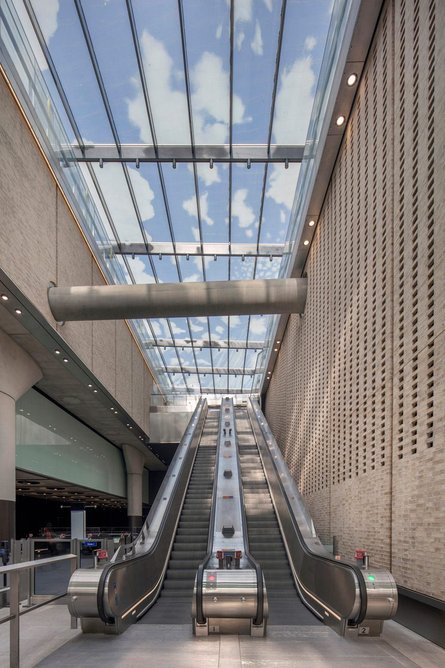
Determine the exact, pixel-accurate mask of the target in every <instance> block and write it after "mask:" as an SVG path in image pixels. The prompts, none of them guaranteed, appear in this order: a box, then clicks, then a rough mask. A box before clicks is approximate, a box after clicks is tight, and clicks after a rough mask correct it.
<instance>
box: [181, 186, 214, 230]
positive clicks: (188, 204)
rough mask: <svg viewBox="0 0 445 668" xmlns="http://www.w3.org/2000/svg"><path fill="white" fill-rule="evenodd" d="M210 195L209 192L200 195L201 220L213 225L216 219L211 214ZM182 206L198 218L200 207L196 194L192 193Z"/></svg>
mask: <svg viewBox="0 0 445 668" xmlns="http://www.w3.org/2000/svg"><path fill="white" fill-rule="evenodd" d="M208 196H209V193H204V194H203V195H200V196H199V208H200V212H201V220H202V221H203V222H204V223H207V225H213V224H214V221H213V220H212V218H210V216H209V204H208ZM182 208H183V209H185V211H187V213H188V214H189V216H194V217H195V218H198V208H197V206H196V197H195V195H192V196H191V197H190V199H186V200H184V201H183V203H182ZM198 232H199V228H198ZM198 239H199V236H198Z"/></svg>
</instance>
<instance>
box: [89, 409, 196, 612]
mask: <svg viewBox="0 0 445 668" xmlns="http://www.w3.org/2000/svg"><path fill="white" fill-rule="evenodd" d="M206 408H207V401H206V400H205V399H202V398H200V399H199V401H198V404H197V406H196V408H195V410H194V412H193V414H192V417H191V418H190V421H189V424H192V423H193V420H195V426H194V428H193V431H192V432H191V433H187V432H188V427H187V429H186V432H185V434H184V436H183V438H182V439H181V442H180V444H179V446H178V448H177V450H176V453H175V455H174V457H173V459H172V462H171V464H170V467H172V466H173V465H174V463H175V462H176V461H177V459H178V458H179V457H180V456H181V455H182V454H183V453H182V452H181V446H182V445H183V441H184V439H185V438H187V437H188V438H189V444H190V445H191V444H192V443H193V441H194V439H195V438H196V436H197V433H198V430H199V429H200V432H202V428H203V424H204V419H205V411H206ZM197 450H198V448H196V449H195V453H194V457H193V459H192V461H191V462H190V467H189V470H188V472H187V474H188V478H189V479H190V476H191V472H192V470H193V466H194V462H195V458H196V453H197ZM185 461H186V460H185V458H184V462H183V463H182V465H181V467H180V469H179V471H178V474H177V475H176V480H175V484H174V487H173V489H172V492H171V494H170V497H169V500H168V503H167V504H166V507H165V511H164V514H163V518H162V520H161V523H160V526H159V529H158V531H157V533H156V536H155V538H154V540H153V543H152V545H151V547H150V549H149V550H147V552H143V553H142V554H136V555H131V556H130V558H128V559H126V560H121V561H116V562H111V563H109V564H107V565H106V566H105V567H104V569H103V571H102V574H101V577H100V580H99V584H98V588H97V609H98V612H99V616H100V618H101V619H102V621H104V622H105V623H107V624H110V623H112V622H113V619H110V618H109V617H108V616H107V614H106V611H105V603H104V599H105V587H106V583H107V580H108V577H109V575H110V574H111V572H112V571H113V570H116V569H119V568H123V567H126V566H128V565H129V564H130V563H131V562H132V561H133V562H134V561H135V560H139V559H144V558H147V557H148V556H150V555H151V554H152V553H153V552H154V551H155V550H156V549H157V547H158V545H159V541H160V540H161V536H162V534H163V530H164V527H165V523H166V520H167V517H168V515H169V512H170V510H171V506H172V503H173V499H174V497H175V494H176V492H177V489H178V487H179V485H180V483H181V474H182V476H184V475H185V469H184V465H185ZM167 484H168V480H167V476H166V477H165V478H164V480H163V482H162V484H161V487H160V489H159V491H158V493H157V495H156V498H155V501H154V503H153V506H152V508H151V510H150V512H149V514H148V516H147V519H146V521H145V522H144V525H143V527H142V529H141V532H140V533H139V535H138V537H137V538H136V539H135V541H133V545H135V544H136V543H137V541H138V539H139V537H140V535H141V533H142V531H143V530H144V527H145V526H146V525H148V524H149V520H150V519H151V518H152V517H153V515H154V513H155V512H156V509H157V507H158V506H159V503H160V502H161V500H162V499H163V494H164V491H165V488H166V485H167ZM187 487H188V483H187V484H186V485H185V488H184V493H183V498H182V501H181V504H180V508H179V511H178V515H177V519H178V520H179V516H180V514H181V510H182V506H183V504H184V498H185V494H186V491H187ZM168 558H169V557H167V559H166V563H165V566H164V571H165V568H166V565H167V563H168ZM159 588H160V587H159Z"/></svg>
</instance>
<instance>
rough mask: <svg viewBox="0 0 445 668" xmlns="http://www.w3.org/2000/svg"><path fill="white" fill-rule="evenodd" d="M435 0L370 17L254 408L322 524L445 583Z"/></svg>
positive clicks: (431, 589)
mask: <svg viewBox="0 0 445 668" xmlns="http://www.w3.org/2000/svg"><path fill="white" fill-rule="evenodd" d="M444 52H445V3H441V2H438V1H437V0H428V1H427V0H425V1H423V0H391V1H389V2H387V4H386V6H385V9H384V12H383V13H382V17H381V20H380V24H379V27H378V30H377V33H376V36H375V40H374V43H373V46H372V48H371V51H370V55H369V58H368V62H367V65H366V68H365V71H364V74H363V77H362V80H361V82H360V87H359V90H358V94H357V98H356V101H355V104H354V108H353V110H352V113H351V117H350V119H349V122H348V126H347V128H346V131H345V137H344V141H343V145H342V148H341V151H340V154H339V158H338V160H337V164H336V167H335V170H334V173H333V176H332V181H331V184H330V188H329V190H328V193H327V197H326V200H325V205H324V208H323V211H322V215H321V217H320V221H319V224H318V227H317V230H316V234H315V237H314V241H313V244H312V247H311V252H310V256H309V259H308V263H307V267H306V269H307V273H308V279H309V295H308V302H307V306H306V311H305V314H304V316H303V317H301V318H300V317H299V316H292V317H291V318H290V320H289V323H288V327H287V330H286V334H285V337H284V339H283V343H282V348H281V352H280V355H279V358H278V361H277V365H276V367H275V371H274V374H273V376H272V380H271V383H270V387H269V391H268V394H267V397H266V414H267V418H268V420H269V422H270V424H271V426H272V429H273V430H274V433H275V435H276V437H277V440H278V442H279V444H280V447H281V448H282V450H283V452H284V453H285V456H286V459H287V461H288V464H289V466H290V469H291V471H292V473H293V475H294V476H295V478H296V480H297V482H298V484H299V486H300V489H301V491H302V492H303V494H304V496H305V499H306V501H307V504H308V506H309V508H310V511H311V512H312V515H313V518H314V522H315V524H316V526H317V529H318V531H319V533H320V535H321V536H322V538H323V539H325V540H326V541H328V540H329V539H330V538H331V537H332V535H336V536H338V538H339V542H340V549H341V551H342V552H343V553H344V554H349V555H352V552H353V550H354V548H355V547H365V548H367V549H368V551H369V553H370V556H371V561H372V563H374V564H376V565H382V566H387V567H390V568H391V569H392V571H393V573H394V575H395V576H396V579H397V582H398V583H399V584H401V585H404V586H406V587H409V588H411V589H414V590H417V591H420V592H423V593H426V594H430V595H432V596H436V597H439V598H443V599H445V578H444V575H443V567H444V557H443V555H444V554H445V531H444V526H445V512H444V510H445V443H444V441H445V439H444V435H445V434H444V431H445V428H444V421H445V420H444V416H445V410H444V408H445V297H444V295H445V285H444V277H445V266H444V265H445V225H444V222H443V215H444V214H443V211H444V208H445V186H444V176H443V175H444V167H445V165H444V155H445V150H444V144H445V123H444V122H443V119H444V118H445V108H444V105H445V102H444V101H445V68H444V67H443V63H444V62H445V58H444Z"/></svg>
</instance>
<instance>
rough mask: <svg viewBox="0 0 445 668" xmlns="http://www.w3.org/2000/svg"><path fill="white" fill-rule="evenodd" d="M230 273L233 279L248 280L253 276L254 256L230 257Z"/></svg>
mask: <svg viewBox="0 0 445 668" xmlns="http://www.w3.org/2000/svg"><path fill="white" fill-rule="evenodd" d="M230 263H231V274H230V278H231V279H232V280H233V281H249V280H252V278H253V272H254V270H255V258H254V257H252V256H250V257H249V256H248V255H246V256H245V258H244V260H243V259H242V258H241V257H232V258H231V261H230Z"/></svg>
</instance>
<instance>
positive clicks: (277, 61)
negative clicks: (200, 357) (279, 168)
mask: <svg viewBox="0 0 445 668" xmlns="http://www.w3.org/2000/svg"><path fill="white" fill-rule="evenodd" d="M286 7H287V0H282V4H281V16H280V30H279V33H278V44H277V55H276V59H275V73H274V83H273V93H272V103H271V107H270V117H269V131H268V137H267V155H268V157H269V158H270V144H271V141H272V127H273V119H274V114H275V102H276V97H277V89H278V75H279V70H280V62H281V50H282V45H283V34H284V23H285V19H286ZM268 167H269V165H268V163H267V162H266V163H265V165H264V178H263V188H262V191H261V205H260V219H259V225H258V237H257V250H259V244H260V236H261V223H262V217H263V209H264V196H265V192H266V183H267V172H268ZM257 265H258V257H257V256H256V257H255V262H254V270H253V279H254V280H255V277H256V270H257ZM250 321H251V318H250V316H249V320H248V324H247V336H246V343H247V342H248V341H249V336H250ZM258 357H259V355H258ZM258 357H257V364H258ZM246 358H247V347H246V353H245V355H244V367H243V368H244V369H245V367H246ZM254 382H255V375H254V377H253V383H252V389H253V385H254ZM243 386H244V373H243V383H242V387H243Z"/></svg>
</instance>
